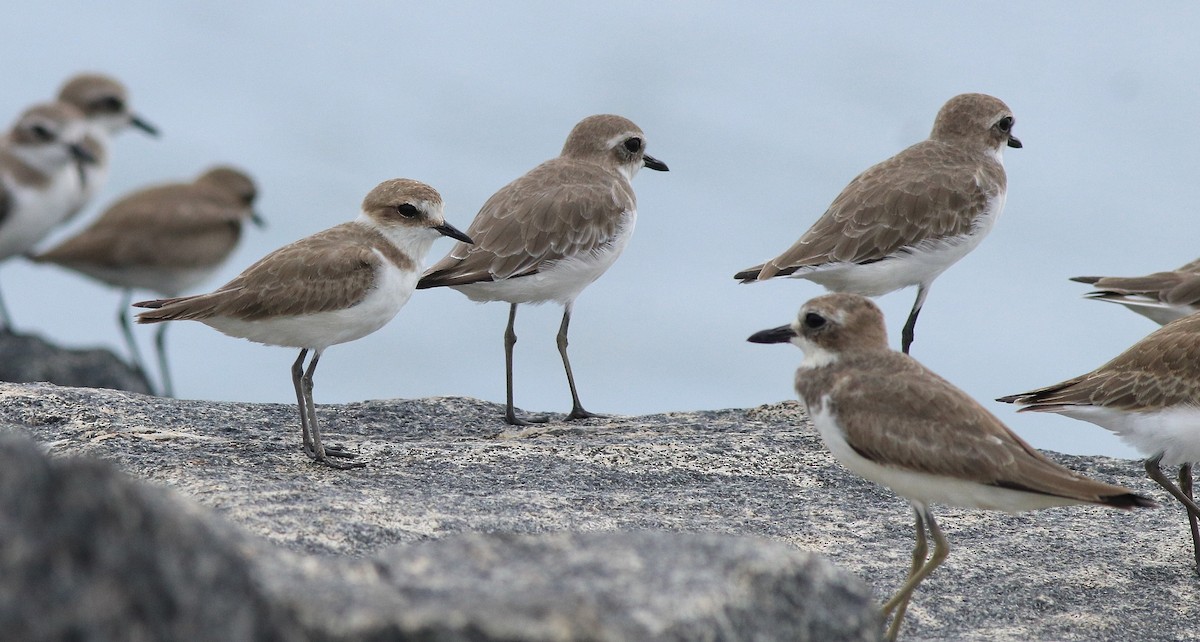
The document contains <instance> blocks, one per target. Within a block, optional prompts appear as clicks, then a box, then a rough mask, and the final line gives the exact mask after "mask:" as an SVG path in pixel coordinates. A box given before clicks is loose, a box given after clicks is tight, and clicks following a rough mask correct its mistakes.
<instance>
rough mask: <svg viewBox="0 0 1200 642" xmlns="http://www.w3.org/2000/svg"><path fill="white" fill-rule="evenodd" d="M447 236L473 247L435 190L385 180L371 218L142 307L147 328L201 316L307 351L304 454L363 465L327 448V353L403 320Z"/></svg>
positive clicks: (300, 365) (375, 194) (366, 204)
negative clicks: (190, 292) (423, 268)
mask: <svg viewBox="0 0 1200 642" xmlns="http://www.w3.org/2000/svg"><path fill="white" fill-rule="evenodd" d="M441 236H449V237H451V238H455V239H458V240H460V241H463V242H468V243H469V242H470V240H471V239H470V237H468V236H466V235H465V234H463V233H462V232H460V231H458V230H457V229H455V228H454V226H452V225H450V224H449V223H447V222H446V220H445V216H444V214H443V204H442V197H441V195H439V194H438V193H437V191H436V190H434V189H433V188H432V187H430V186H428V185H426V184H424V183H421V182H419V181H414V180H410V179H403V178H397V179H392V180H390V181H384V182H383V183H380V184H379V185H378V186H376V187H375V189H373V190H371V192H370V193H369V194H367V196H366V198H364V199H363V203H362V214H361V215H360V216H359V217H358V218H356V219H354V220H353V221H350V222H348V223H343V224H341V225H338V226H335V227H332V228H330V229H328V230H325V231H323V232H318V233H317V234H314V235H312V236H309V237H306V238H304V239H301V240H299V241H296V242H295V243H292V244H291V245H287V246H285V247H282V248H280V249H278V250H275V251H274V252H271V253H270V254H268V255H267V256H265V257H263V258H262V259H261V260H259V261H258V262H256V263H255V264H254V265H251V266H250V267H249V268H246V270H245V271H244V272H242V273H241V274H240V275H238V276H237V277H236V278H234V279H233V280H232V281H230V282H229V283H227V284H225V285H224V286H222V287H220V288H218V289H217V290H216V291H214V292H211V293H209V294H201V295H197V296H189V297H179V298H172V299H160V300H156V301H143V302H141V303H135V304H134V305H135V306H137V307H141V308H147V309H148V311H147V312H142V313H141V314H139V315H138V322H139V323H158V322H162V321H175V320H186V319H192V320H196V321H200V322H201V323H204V324H206V325H208V326H211V327H213V328H215V329H217V330H219V331H221V332H223V333H225V334H227V335H230V336H234V337H240V338H244V339H249V340H251V341H256V342H258V343H264V344H267V345H275V346H289V347H295V348H300V355H299V356H298V357H297V358H296V361H295V362H294V363H293V364H292V385H293V387H294V388H295V391H296V405H297V406H298V408H299V410H300V429H301V433H302V435H303V446H304V452H305V454H307V455H308V456H309V457H311V458H312V459H313V460H314V461H316V462H318V463H321V464H323V465H326V466H331V467H333V468H353V467H359V466H362V465H363V464H361V463H351V464H343V463H337V462H335V461H333V460H332V459H330V458H331V457H344V458H351V457H353V456H354V455H353V454H351V453H349V452H347V451H345V450H342V449H340V448H325V446H324V445H323V444H322V442H321V432H320V428H319V425H318V423H317V416H316V408H315V403H314V400H313V392H312V391H313V373H314V371H315V370H316V368H317V363H318V362H319V360H320V358H321V354H322V353H323V352H324V351H325V349H327V348H328V347H330V346H333V345H338V344H341V343H346V342H347V341H354V340H357V339H360V338H362V337H365V336H367V335H369V334H371V333H372V332H375V331H376V330H378V329H380V328H381V327H383V326H384V325H385V324H387V323H388V322H389V321H391V320H392V318H393V317H395V315H396V314H397V313H398V312H399V311H400V309H401V308H403V307H404V305H405V303H407V302H408V299H409V297H411V296H412V293H413V289H414V287H415V286H416V283H417V278H418V276H419V274H420V263H421V261H423V260H424V258H425V254H426V253H427V252H428V251H429V247H430V246H431V245H432V244H433V242H434V241H435V240H436V239H437V238H439V237H441ZM310 351H311V352H312V353H313V355H312V359H311V360H310V361H309V363H308V366H307V367H305V366H304V360H305V358H306V357H307V355H308V353H309V352H310Z"/></svg>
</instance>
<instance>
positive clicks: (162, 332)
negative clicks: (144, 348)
mask: <svg viewBox="0 0 1200 642" xmlns="http://www.w3.org/2000/svg"><path fill="white" fill-rule="evenodd" d="M170 325H171V324H169V323H160V324H159V325H158V332H157V333H156V334H155V335H154V349H155V350H156V351H157V352H158V370H159V377H160V378H161V380H162V395H163V396H164V397H174V396H175V386H174V384H172V383H171V369H170V368H169V367H168V366H167V341H166V339H167V327H168V326H170Z"/></svg>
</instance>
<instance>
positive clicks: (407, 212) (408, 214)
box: [396, 203, 421, 218]
mask: <svg viewBox="0 0 1200 642" xmlns="http://www.w3.org/2000/svg"><path fill="white" fill-rule="evenodd" d="M396 212H397V213H398V214H400V216H403V217H404V218H419V217H420V216H421V210H419V209H417V206H416V205H413V204H412V203H404V204H403V205H397V206H396Z"/></svg>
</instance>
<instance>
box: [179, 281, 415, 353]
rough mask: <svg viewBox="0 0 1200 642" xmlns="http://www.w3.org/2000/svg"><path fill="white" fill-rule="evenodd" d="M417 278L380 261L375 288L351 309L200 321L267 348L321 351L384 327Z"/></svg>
mask: <svg viewBox="0 0 1200 642" xmlns="http://www.w3.org/2000/svg"><path fill="white" fill-rule="evenodd" d="M419 276H420V273H419V272H418V271H416V270H401V269H399V268H397V267H396V266H395V265H393V264H392V263H390V262H388V261H383V264H382V267H381V268H380V269H379V271H378V272H377V273H376V283H377V284H378V285H377V286H376V288H375V289H374V290H371V292H370V293H368V294H367V296H366V297H364V298H363V300H362V301H360V302H359V303H358V304H357V305H354V306H352V307H349V308H345V309H342V310H334V311H330V312H318V313H317V314H306V315H300V316H290V317H278V318H274V319H262V320H259V321H243V320H240V319H234V318H230V317H214V318H211V319H201V322H202V323H204V324H206V325H208V326H211V327H213V328H215V329H217V330H220V331H221V332H223V333H225V334H227V335H230V336H233V337H239V338H242V339H249V340H251V341H255V342H258V343H263V344H266V345H270V346H287V347H292V348H309V349H311V350H324V349H325V348H328V347H329V346H332V345H337V344H339V343H346V342H347V341H354V340H355V339H361V338H362V337H365V336H367V335H368V334H371V333H372V332H375V331H376V330H378V329H380V328H382V327H383V326H384V325H386V324H387V322H388V321H391V320H392V318H394V317H395V316H396V313H397V312H399V311H400V308H402V307H404V304H405V303H408V299H409V297H411V296H412V293H413V290H414V289H415V288H416V286H417V279H418V277H419Z"/></svg>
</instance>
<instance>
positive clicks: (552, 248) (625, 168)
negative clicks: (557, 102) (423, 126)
mask: <svg viewBox="0 0 1200 642" xmlns="http://www.w3.org/2000/svg"><path fill="white" fill-rule="evenodd" d="M642 167H648V168H650V169H653V170H658V171H662V172H665V171H667V166H666V164H665V163H663V162H661V161H659V160H658V159H656V158H654V157H653V156H650V155H649V154H647V153H646V136H645V134H643V133H642V130H641V129H639V128H638V126H637V125H635V124H633V123H632V122H630V121H629V120H628V119H626V118H622V117H620V116H612V115H601V116H589V117H587V118H585V119H583V120H582V121H580V122H579V124H577V125H575V128H574V129H572V130H571V133H570V135H569V136H567V142H566V143H565V144H564V145H563V149H562V153H561V155H559V156H558V157H557V158H553V159H551V160H548V161H546V162H544V163H542V164H541V165H538V166H537V167H535V168H533V169H532V170H530V171H529V172H528V173H526V174H525V175H524V176H521V177H520V178H518V179H516V180H515V181H513V182H511V183H509V184H508V185H506V186H504V187H502V188H501V189H500V191H498V192H496V193H495V194H493V195H492V197H491V198H489V199H488V200H487V202H486V203H484V205H483V208H482V209H480V210H479V213H478V214H477V215H476V216H475V220H474V221H472V223H471V226H470V227H468V228H467V234H468V235H470V236H471V238H472V239H474V240H475V244H474V245H469V244H466V243H458V244H456V245H455V246H454V248H453V249H451V250H450V253H449V254H448V255H446V257H445V258H443V259H442V260H441V261H438V262H437V263H436V264H434V265H433V266H432V267H430V268H429V269H428V270H426V271H425V275H424V276H422V277H421V281H420V283H418V284H417V288H418V289H422V288H433V287H440V286H446V287H451V288H454V289H455V290H458V291H459V292H462V293H463V294H465V295H467V297H468V298H470V299H471V300H472V301H479V302H484V301H506V302H507V303H508V304H509V311H508V327H507V329H506V330H505V332H504V357H505V376H506V384H507V398H506V401H507V405H506V408H505V420H506V421H507V422H508V423H510V424H513V425H525V424H527V423H529V422H544V421H547V417H544V416H538V417H526V418H521V417H518V416H517V414H516V410H515V409H514V407H513V368H512V365H513V345H514V344H516V342H517V335H516V332H515V331H514V328H513V326H514V323H515V321H516V318H517V305H518V304H521V303H545V302H547V301H554V302H556V303H559V304H561V305H562V306H563V316H562V324H561V325H560V326H559V329H558V352H559V355H561V356H562V361H563V368H564V369H565V370H566V373H567V385H568V387H569V388H570V389H571V412H570V414H568V415H567V419H569V420H570V419H583V418H587V417H598V416H600V415H596V414H594V413H591V412H588V411H587V410H584V408H583V404H582V403H580V401H579V393H578V391H577V390H576V388H575V377H574V375H573V374H572V372H571V362H570V360H569V359H568V358H567V328H568V326H569V325H570V323H571V308H572V306H573V305H574V303H575V298H576V297H578V296H579V293H580V292H582V291H583V289H584V288H586V287H587V286H588V285H590V284H591V283H592V282H593V281H595V280H596V279H597V278H599V277H600V275H601V274H604V272H605V271H606V270H608V268H609V267H610V266H612V264H613V262H614V261H616V260H617V257H618V256H620V254H621V252H622V251H623V250H624V249H625V245H626V243H628V242H629V237H630V236H631V235H632V234H633V227H634V223H635V221H636V220H637V198H636V197H635V196H634V193H633V186H632V185H631V184H630V181H631V180H632V179H633V176H634V175H635V174H637V171H638V170H639V169H641V168H642Z"/></svg>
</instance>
